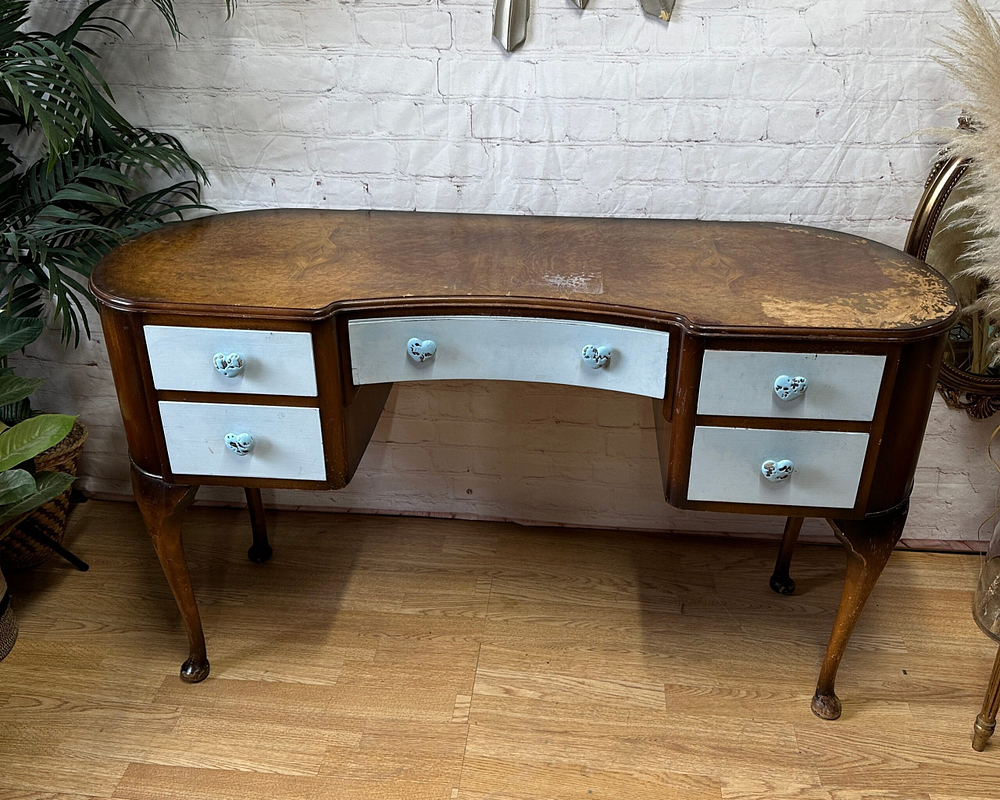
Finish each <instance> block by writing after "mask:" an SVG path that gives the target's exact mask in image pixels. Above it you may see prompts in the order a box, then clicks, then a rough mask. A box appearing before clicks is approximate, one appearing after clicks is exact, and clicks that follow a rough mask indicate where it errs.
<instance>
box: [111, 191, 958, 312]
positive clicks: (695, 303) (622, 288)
mask: <svg viewBox="0 0 1000 800" xmlns="http://www.w3.org/2000/svg"><path fill="white" fill-rule="evenodd" d="M206 264H214V265H224V268H216V269H206V268H205V265H206ZM279 267H280V268H279ZM92 285H93V288H94V291H95V292H96V294H97V295H98V297H100V298H101V299H102V300H103V301H104V302H106V303H109V304H111V305H116V306H119V307H127V308H131V309H141V310H147V311H155V310H167V311H176V310H178V307H187V309H188V310H197V309H205V310H212V309H218V308H233V309H239V310H241V311H242V312H243V313H251V312H252V313H253V314H254V315H257V316H261V317H268V316H271V317H279V318H296V317H298V318H302V317H317V316H323V315H326V314H329V313H332V312H333V311H334V310H336V309H337V308H340V307H344V306H346V305H348V304H361V305H367V306H368V307H372V306H376V305H378V304H379V302H380V301H393V302H394V304H395V305H406V304H407V303H408V302H410V303H414V302H418V301H421V300H423V301H426V300H429V299H436V300H440V301H448V300H452V301H460V302H468V301H469V300H470V299H472V298H475V299H478V300H480V301H486V300H489V299H490V298H493V299H494V300H495V301H497V302H500V303H508V304H511V305H513V306H518V305H524V303H519V302H518V299H519V298H520V299H528V300H529V301H531V302H534V303H538V302H539V301H545V300H549V301H564V302H565V301H570V302H572V304H573V305H574V306H576V307H586V308H591V309H592V310H595V311H600V310H601V309H602V308H604V309H607V308H618V309H633V310H636V311H643V310H644V311H646V312H647V313H648V315H650V316H653V317H659V318H661V319H672V318H677V317H680V318H684V319H686V320H687V321H688V322H689V323H690V324H691V325H693V326H697V327H707V328H715V327H728V328H744V327H755V328H763V329H775V330H781V329H785V330H787V329H795V328H799V329H802V328H810V329H816V330H820V329H827V330H837V329H840V330H844V329H848V330H852V331H857V330H881V331H886V330H898V331H906V330H914V329H926V328H927V327H934V326H936V325H943V324H944V323H946V322H947V320H948V319H949V318H950V317H951V315H952V314H953V313H954V311H955V308H956V306H955V301H954V295H953V293H952V291H951V289H950V287H949V286H948V284H947V283H946V282H945V281H944V280H943V279H942V278H941V277H940V276H939V275H938V274H937V273H936V272H934V271H933V270H932V269H931V268H930V267H928V266H927V265H926V264H924V263H923V262H920V261H918V260H917V259H914V258H911V257H910V256H906V255H904V254H903V253H901V252H899V251H898V250H894V249H893V248H890V247H886V246H885V245H881V244H877V243H875V242H872V241H868V240H866V239H862V238H859V237H855V236H849V235H846V234H841V233H834V232H832V231H822V230H817V229H810V228H803V227H797V226H793V225H776V224H770V223H723V222H699V221H684V220H619V219H603V220H600V221H596V220H588V219H574V218H559V217H513V216H511V217H505V216H490V215H474V214H464V215H463V214H426V213H414V212H379V211H331V210H316V209H281V210H267V211H251V212H241V213H237V214H227V215H223V216H216V217H207V218H203V219H198V220H191V221H188V222H183V223H177V224H174V225H169V226H167V227H165V228H163V229H161V230H157V231H154V232H152V233H149V234H146V235H145V236H142V237H140V238H138V239H136V240H134V241H132V242H129V243H128V244H126V245H124V246H123V247H120V248H118V249H117V250H115V251H114V252H113V253H112V254H111V255H109V256H108V257H107V258H105V259H104V260H103V261H102V262H101V264H100V265H99V266H98V267H97V269H96V271H95V272H94V276H93V281H92ZM234 286H235V287H238V290H237V291H234ZM529 304H530V303H529Z"/></svg>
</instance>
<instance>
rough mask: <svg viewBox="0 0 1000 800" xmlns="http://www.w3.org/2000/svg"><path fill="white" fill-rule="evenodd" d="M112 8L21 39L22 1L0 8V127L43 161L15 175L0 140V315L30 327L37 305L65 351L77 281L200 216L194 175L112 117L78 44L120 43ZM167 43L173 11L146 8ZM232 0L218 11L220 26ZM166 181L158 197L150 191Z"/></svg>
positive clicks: (186, 162) (81, 326)
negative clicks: (129, 243)
mask: <svg viewBox="0 0 1000 800" xmlns="http://www.w3.org/2000/svg"><path fill="white" fill-rule="evenodd" d="M111 2H112V0H95V1H94V2H91V3H89V4H88V5H86V6H85V7H84V8H83V9H82V10H81V11H80V12H79V13H78V14H77V15H76V17H75V18H74V19H73V20H72V21H71V22H70V23H69V25H68V26H67V27H65V28H64V29H63V30H60V31H56V32H53V33H48V32H44V31H30V32H29V31H25V30H24V29H23V28H24V23H25V22H26V21H27V19H28V2H27V0H0V126H10V125H15V126H16V128H17V135H19V136H21V135H26V134H27V133H29V132H31V131H34V130H38V131H40V132H41V133H42V134H43V136H44V139H45V149H44V152H43V154H42V155H41V156H40V157H39V158H37V159H35V160H34V161H32V162H31V163H27V164H19V163H18V162H17V160H16V158H15V151H16V148H14V147H11V146H10V144H9V143H8V142H7V141H4V140H0V220H2V222H3V225H2V226H0V242H2V247H0V308H2V310H3V311H5V312H6V313H7V314H8V315H13V316H19V317H21V316H23V317H37V316H38V315H40V314H41V313H42V310H43V300H45V299H46V298H47V299H48V302H49V303H50V305H51V308H52V309H53V312H54V315H55V318H56V320H57V322H58V323H59V325H60V327H61V328H62V333H63V338H64V340H66V341H67V342H69V341H72V342H74V343H78V342H79V339H80V336H81V334H82V333H85V334H87V335H89V333H90V330H89V327H88V315H87V305H88V304H92V303H93V298H92V296H91V295H90V292H89V290H88V287H87V280H88V278H89V276H90V273H91V271H92V270H93V268H94V266H95V265H96V264H97V262H98V261H99V260H100V259H101V258H102V257H103V256H104V255H106V254H107V253H108V252H110V251H111V250H112V249H113V248H114V247H116V246H118V245H119V244H121V243H122V242H124V241H126V240H128V239H130V238H132V237H134V236H137V235H139V234H141V233H145V232H147V231H150V230H154V229H155V228H157V227H159V226H161V225H163V224H164V223H166V222H168V221H170V220H172V219H180V218H182V217H183V215H184V214H185V213H187V212H190V211H196V210H202V209H205V208H206V206H204V205H203V204H202V203H201V184H202V183H204V182H207V180H208V177H207V175H206V174H205V171H204V170H203V169H202V167H201V165H200V164H199V163H198V162H197V160H195V159H194V158H193V157H192V156H191V155H190V154H188V152H187V151H186V150H185V149H184V147H183V145H182V144H181V142H180V141H179V140H178V139H177V138H176V137H174V136H171V135H170V134H166V133H162V132H158V131H152V130H148V129H145V128H141V127H137V126H134V125H133V124H132V123H130V122H129V121H128V120H127V119H126V118H125V117H124V116H123V115H122V114H121V113H120V112H119V111H118V110H117V109H116V108H115V104H114V97H113V95H112V93H111V89H110V87H109V86H108V83H107V81H106V80H105V79H104V77H103V75H102V74H101V70H100V53H98V52H96V51H95V50H94V49H93V48H92V47H91V46H89V45H87V44H86V43H84V42H81V41H79V37H80V36H81V35H82V34H84V33H88V32H89V33H93V32H100V33H105V34H109V35H111V36H113V37H120V36H122V35H123V33H125V32H129V29H128V27H127V26H126V25H125V24H124V23H123V22H121V21H120V20H118V19H117V18H115V17H114V16H113V15H111V14H109V12H108V11H107V8H108V7H109V4H110V3H111ZM151 3H152V5H153V6H154V7H155V9H156V11H157V12H158V13H159V14H160V15H161V16H163V18H164V19H165V20H166V22H167V25H168V27H169V29H170V31H171V34H172V35H173V36H174V37H177V36H179V35H180V31H179V29H178V27H177V16H176V13H175V10H174V2H173V0H151ZM235 7H236V3H235V0H226V9H227V16H231V15H232V13H233V11H234V10H235ZM164 176H165V177H166V178H167V184H168V185H166V186H162V187H158V188H151V187H153V186H156V184H157V183H160V182H162V181H163V178H164Z"/></svg>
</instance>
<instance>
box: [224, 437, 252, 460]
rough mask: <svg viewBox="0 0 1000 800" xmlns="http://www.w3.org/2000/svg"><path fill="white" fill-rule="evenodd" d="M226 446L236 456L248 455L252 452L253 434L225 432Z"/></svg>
mask: <svg viewBox="0 0 1000 800" xmlns="http://www.w3.org/2000/svg"><path fill="white" fill-rule="evenodd" d="M226 447H228V448H229V451H230V452H231V453H235V454H236V455H238V456H248V455H250V453H252V452H253V436H251V435H250V434H249V433H227V434H226Z"/></svg>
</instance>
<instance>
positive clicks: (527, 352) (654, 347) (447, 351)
mask: <svg viewBox="0 0 1000 800" xmlns="http://www.w3.org/2000/svg"><path fill="white" fill-rule="evenodd" d="M348 331H349V336H350V342H351V365H352V375H353V378H354V383H355V385H357V386H361V385H364V384H367V383H389V382H392V381H424V380H500V381H531V382H537V383H558V384H564V385H568V386H591V387H595V388H599V389H610V390H613V391H616V392H626V393H628V394H638V395H645V396H647V397H657V398H662V397H663V394H664V391H665V388H666V380H667V348H668V344H669V341H670V337H669V334H667V333H666V332H664V331H652V330H646V329H644V328H629V327H624V326H619V325H601V324H598V323H593V322H575V321H569V320H551V319H531V318H525V317H477V316H468V317H392V318H387V319H364V320H353V321H352V322H350V323H349V324H348ZM410 339H419V340H420V341H421V342H424V341H433V342H434V343H435V344H436V345H437V350H436V352H435V354H434V356H433V357H432V358H430V359H429V360H427V361H424V362H422V363H417V362H416V361H414V360H413V359H412V358H411V357H410V355H409V354H408V353H407V343H408V342H409V340H410ZM590 345H592V346H594V347H607V348H610V362H609V363H608V364H607V365H606V366H603V367H600V368H598V369H592V368H591V367H590V366H588V365H587V364H586V363H585V362H584V360H583V357H582V356H583V349H584V347H587V346H590Z"/></svg>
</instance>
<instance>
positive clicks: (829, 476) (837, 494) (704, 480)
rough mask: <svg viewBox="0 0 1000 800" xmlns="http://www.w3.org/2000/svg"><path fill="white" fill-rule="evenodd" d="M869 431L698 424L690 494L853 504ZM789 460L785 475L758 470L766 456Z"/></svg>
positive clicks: (763, 501) (744, 499)
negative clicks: (775, 479)
mask: <svg viewBox="0 0 1000 800" xmlns="http://www.w3.org/2000/svg"><path fill="white" fill-rule="evenodd" d="M867 450H868V434H867V433H840V432H832V431H769V430H748V429H745V428H709V427H699V428H695V431H694V445H693V448H692V453H691V473H690V477H689V480H688V500H704V501H708V502H713V503H715V502H717V503H755V504H756V503H759V504H763V505H785V506H816V507H819V508H853V507H854V504H855V501H856V499H857V495H858V485H859V483H860V481H861V471H862V469H863V468H864V463H865V453H866V452H867ZM785 459H787V460H790V461H791V462H792V463H793V464H794V471H793V472H792V475H791V477H789V478H788V479H787V480H785V481H782V482H779V483H772V482H771V481H769V480H768V479H767V478H765V477H764V475H763V474H762V473H761V465H762V464H763V463H764V462H765V461H768V460H775V461H781V460H785Z"/></svg>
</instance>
